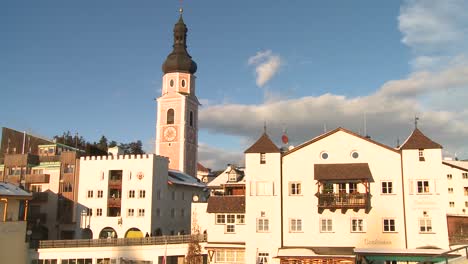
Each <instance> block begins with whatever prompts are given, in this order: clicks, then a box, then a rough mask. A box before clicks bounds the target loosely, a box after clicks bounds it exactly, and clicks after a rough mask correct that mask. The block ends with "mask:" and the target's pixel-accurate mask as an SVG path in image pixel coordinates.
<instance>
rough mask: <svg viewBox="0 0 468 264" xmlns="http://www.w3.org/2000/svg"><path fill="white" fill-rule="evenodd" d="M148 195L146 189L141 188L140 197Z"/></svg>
mask: <svg viewBox="0 0 468 264" xmlns="http://www.w3.org/2000/svg"><path fill="white" fill-rule="evenodd" d="M145 196H146V191H145V190H140V196H139V197H140V198H145Z"/></svg>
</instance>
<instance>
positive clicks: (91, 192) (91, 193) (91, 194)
mask: <svg viewBox="0 0 468 264" xmlns="http://www.w3.org/2000/svg"><path fill="white" fill-rule="evenodd" d="M88 198H93V191H92V190H89V191H88Z"/></svg>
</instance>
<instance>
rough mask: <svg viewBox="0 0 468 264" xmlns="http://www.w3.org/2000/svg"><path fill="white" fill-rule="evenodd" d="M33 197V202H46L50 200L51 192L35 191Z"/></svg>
mask: <svg viewBox="0 0 468 264" xmlns="http://www.w3.org/2000/svg"><path fill="white" fill-rule="evenodd" d="M32 195H33V199H32V201H31V202H33V203H34V202H38V203H45V202H47V201H48V200H49V194H48V193H47V192H34V193H33V194H32Z"/></svg>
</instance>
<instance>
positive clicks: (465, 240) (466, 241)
mask: <svg viewBox="0 0 468 264" xmlns="http://www.w3.org/2000/svg"><path fill="white" fill-rule="evenodd" d="M449 243H450V245H468V234H454V235H449Z"/></svg>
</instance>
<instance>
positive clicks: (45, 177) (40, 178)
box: [25, 174, 50, 184]
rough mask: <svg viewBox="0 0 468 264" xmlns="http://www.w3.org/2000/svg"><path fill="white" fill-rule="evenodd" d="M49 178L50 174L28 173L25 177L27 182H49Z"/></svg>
mask: <svg viewBox="0 0 468 264" xmlns="http://www.w3.org/2000/svg"><path fill="white" fill-rule="evenodd" d="M49 179H50V175H49V174H27V175H26V177H25V181H26V184H31V183H49Z"/></svg>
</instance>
